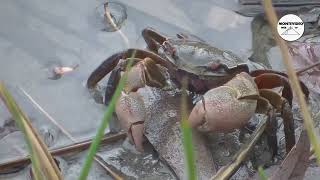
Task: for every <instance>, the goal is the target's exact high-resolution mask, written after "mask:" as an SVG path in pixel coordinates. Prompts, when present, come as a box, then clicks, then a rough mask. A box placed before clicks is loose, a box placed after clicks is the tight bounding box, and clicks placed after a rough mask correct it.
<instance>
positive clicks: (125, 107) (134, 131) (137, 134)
mask: <svg viewBox="0 0 320 180" xmlns="http://www.w3.org/2000/svg"><path fill="white" fill-rule="evenodd" d="M115 111H116V114H117V117H118V119H119V121H120V125H121V127H122V128H123V129H124V130H126V131H127V134H128V137H129V139H130V141H131V142H132V143H133V144H134V145H135V147H136V149H137V150H138V151H140V152H141V151H143V142H144V135H143V133H144V124H143V123H144V120H145V116H146V112H145V107H144V103H143V100H142V98H141V97H140V95H139V94H138V93H137V92H131V93H130V94H129V95H128V94H125V93H122V94H121V96H120V97H119V99H118V101H117V103H116V108H115Z"/></svg>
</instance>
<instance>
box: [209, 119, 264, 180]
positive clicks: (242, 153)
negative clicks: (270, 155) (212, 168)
mask: <svg viewBox="0 0 320 180" xmlns="http://www.w3.org/2000/svg"><path fill="white" fill-rule="evenodd" d="M266 125H267V123H266V120H265V119H264V120H263V121H262V122H261V123H260V124H259V126H258V127H257V129H256V130H255V131H254V133H253V135H252V138H251V139H250V140H248V142H247V143H246V144H244V145H243V146H242V148H241V149H240V150H239V151H238V153H237V154H236V155H235V156H234V158H233V160H232V162H230V163H229V164H228V165H226V166H224V167H222V168H221V169H220V170H219V171H218V172H217V174H215V175H214V176H213V177H212V178H211V180H220V179H229V178H230V177H231V176H232V175H233V174H234V173H235V172H236V171H237V169H238V168H239V166H240V165H241V163H242V162H243V161H244V160H245V159H246V157H247V156H248V154H249V152H250V151H251V149H252V148H253V146H254V145H255V144H256V143H257V141H258V140H259V139H260V136H261V135H262V133H263V132H264V130H265V129H266Z"/></svg>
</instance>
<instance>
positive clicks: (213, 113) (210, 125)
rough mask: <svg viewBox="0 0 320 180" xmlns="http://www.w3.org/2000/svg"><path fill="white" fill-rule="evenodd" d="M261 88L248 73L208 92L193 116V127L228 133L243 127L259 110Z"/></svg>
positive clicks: (196, 107) (191, 120) (193, 111)
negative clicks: (257, 108) (259, 88)
mask: <svg viewBox="0 0 320 180" xmlns="http://www.w3.org/2000/svg"><path fill="white" fill-rule="evenodd" d="M256 96H258V89H257V87H256V86H255V83H254V81H253V80H252V78H251V77H249V75H248V74H247V73H240V74H238V75H237V76H236V77H235V78H233V79H232V80H230V81H229V82H227V83H226V84H225V85H223V86H220V87H217V88H214V89H211V90H209V91H208V92H207V93H205V94H204V96H203V98H202V100H201V101H199V102H198V103H197V104H196V105H195V107H194V108H193V110H192V111H191V114H190V116H189V122H190V125H191V127H193V128H195V127H198V130H200V131H205V132H208V131H220V132H226V131H231V130H233V129H237V128H241V127H243V126H244V125H245V124H246V123H247V121H248V120H249V119H250V117H252V116H253V115H254V113H255V110H256V106H257V100H256V99H254V98H253V97H256Z"/></svg>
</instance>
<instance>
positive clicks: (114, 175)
mask: <svg viewBox="0 0 320 180" xmlns="http://www.w3.org/2000/svg"><path fill="white" fill-rule="evenodd" d="M20 90H21V91H22V92H23V93H24V95H25V96H27V98H28V99H29V100H30V101H31V102H32V103H33V104H34V105H35V106H36V107H37V108H38V109H39V110H40V111H41V112H42V113H43V114H44V115H45V116H46V117H47V118H48V119H49V120H50V121H51V122H52V123H53V124H54V125H55V126H57V127H58V128H59V129H60V130H61V131H62V133H63V134H64V135H66V136H67V137H68V138H69V139H70V140H71V141H73V142H74V143H77V141H76V139H75V138H74V137H73V136H72V135H71V134H70V133H69V132H68V131H67V130H66V129H65V128H64V127H63V126H62V125H61V124H59V123H58V122H57V121H56V120H55V119H54V118H53V117H52V116H50V114H49V113H47V112H46V111H45V110H44V109H43V108H42V107H41V106H40V105H39V104H38V103H37V102H36V101H35V100H34V99H33V98H32V97H31V96H30V95H29V94H28V93H27V92H26V91H25V90H24V89H23V88H20ZM95 156H96V157H95V158H94V160H95V161H96V162H97V163H98V164H99V165H100V166H101V167H102V168H103V169H105V170H106V171H107V172H108V173H109V174H110V175H111V176H112V177H113V178H115V179H117V180H120V179H123V178H121V177H120V175H118V174H117V173H115V172H114V171H112V170H111V168H110V167H108V166H107V165H106V163H104V162H103V161H102V158H101V157H100V156H99V155H95ZM0 169H1V168H0Z"/></svg>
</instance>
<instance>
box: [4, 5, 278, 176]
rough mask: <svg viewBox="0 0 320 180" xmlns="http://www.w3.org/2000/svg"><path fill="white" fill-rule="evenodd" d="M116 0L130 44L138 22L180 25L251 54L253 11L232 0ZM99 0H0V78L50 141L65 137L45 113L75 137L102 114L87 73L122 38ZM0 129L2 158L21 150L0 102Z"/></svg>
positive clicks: (138, 43)
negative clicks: (57, 73)
mask: <svg viewBox="0 0 320 180" xmlns="http://www.w3.org/2000/svg"><path fill="white" fill-rule="evenodd" d="M120 2H122V3H123V4H125V6H126V8H127V15H128V18H127V20H126V21H125V24H124V25H123V26H122V28H121V31H122V32H123V34H125V35H126V36H127V38H128V40H129V46H130V47H137V48H143V47H144V46H145V44H144V41H143V39H142V38H141V35H140V34H141V30H142V29H143V28H145V27H147V26H151V27H153V28H156V29H159V31H162V32H166V33H168V34H174V33H176V32H179V31H184V32H188V33H192V34H195V35H197V36H199V37H201V38H202V39H205V40H206V41H207V42H209V43H210V44H212V45H214V46H217V47H220V48H224V49H228V50H231V51H233V52H234V53H236V54H238V55H239V56H240V57H242V58H244V59H246V58H247V57H249V56H250V55H251V54H252V52H251V36H252V34H251V26H250V25H251V21H252V18H248V17H243V16H240V15H237V14H235V13H234V12H233V11H231V10H230V9H235V8H237V1H236V0H233V1H228V2H225V1H223V0H215V1H214V0H204V1H183V0H177V1H169V0H164V1H156V0H152V1H150V0H143V1H141V0H132V1H125V0H120ZM102 3H103V1H101V0H99V1H97V0H96V1H84V0H80V1H79V0H77V1H75V0H70V1H62V0H58V1H48V0H42V1H40V0H29V1H23V0H3V1H1V3H0V4H1V5H0V24H1V28H0V80H2V81H4V82H5V83H6V85H7V86H8V87H9V88H10V90H11V92H12V93H13V95H14V96H15V98H16V99H17V100H18V103H19V105H21V106H22V108H23V110H24V111H25V112H26V113H27V114H28V115H29V116H30V118H31V119H32V121H33V124H34V126H35V127H36V128H37V129H38V130H39V132H40V133H41V135H42V136H43V137H44V138H45V141H46V143H47V144H48V145H49V147H51V148H53V147H58V146H62V145H65V144H69V143H71V141H70V140H69V139H68V138H67V137H66V136H65V135H64V134H63V133H62V132H61V131H60V130H59V129H58V128H57V127H56V126H55V125H53V124H52V123H51V122H50V120H49V119H50V118H51V119H54V120H55V121H56V122H57V123H59V124H60V125H61V126H63V127H64V129H65V130H66V131H68V132H69V133H70V134H71V135H72V136H73V137H74V138H75V139H76V140H83V139H87V138H90V137H92V136H93V135H94V133H95V130H96V128H97V126H98V125H99V122H100V119H101V118H102V114H103V111H104V109H105V107H104V106H103V105H99V104H97V103H95V102H94V100H93V99H92V97H91V96H90V94H89V93H88V90H87V89H86V87H85V82H86V79H87V77H88V75H89V74H90V72H92V71H93V69H94V68H96V67H97V66H98V65H99V64H100V63H101V62H102V61H103V60H104V59H105V58H106V57H109V56H110V55H112V54H113V53H115V52H117V51H120V50H123V49H125V48H126V46H127V45H126V43H125V42H124V41H123V39H122V38H121V36H120V35H119V34H118V33H116V32H114V33H112V32H105V31H102V29H103V28H104V27H103V25H102V24H101V19H99V18H101V14H99V12H98V11H97V7H99V6H101V4H102ZM277 52H278V51H277V49H275V50H272V53H271V54H269V55H268V56H275V57H277V56H278V55H279V54H277ZM273 54H275V55H273ZM274 64H275V65H279V64H281V63H279V61H275V63H274ZM76 65H79V67H78V68H77V69H76V70H74V71H73V72H70V73H67V74H65V75H64V76H62V77H61V78H59V79H57V80H52V79H50V77H52V70H53V68H54V67H56V66H68V67H73V66H76ZM30 97H31V98H32V99H33V101H35V102H36V103H37V104H38V105H39V106H41V108H42V109H43V110H44V111H45V112H46V113H47V114H45V113H43V112H42V111H40V110H39V108H38V107H37V105H35V104H34V103H33V102H32V101H31V100H30ZM48 116H50V118H49V117H48ZM106 131H108V130H106ZM0 133H1V136H0V137H1V140H0V162H4V161H6V160H7V159H11V158H13V157H17V156H22V155H24V154H25V152H26V148H25V146H24V143H23V138H22V136H21V133H20V132H18V131H16V129H14V127H13V125H12V120H11V119H10V115H9V114H8V112H7V111H6V109H5V108H4V106H3V104H0ZM115 156H116V154H115ZM79 159H80V160H79V161H76V162H77V163H74V166H72V167H75V169H77V167H80V165H79V162H80V163H81V158H79ZM71 170H72V168H71ZM97 171H98V172H99V170H97ZM23 172H25V171H23ZM23 172H20V175H21V173H22V174H23ZM72 172H73V171H72ZM74 173H75V172H74ZM14 177H15V175H13V176H9V177H7V178H8V179H14ZM93 177H95V178H93V179H103V178H105V177H103V176H102V175H101V176H100V175H96V176H93ZM16 178H17V177H16Z"/></svg>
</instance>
